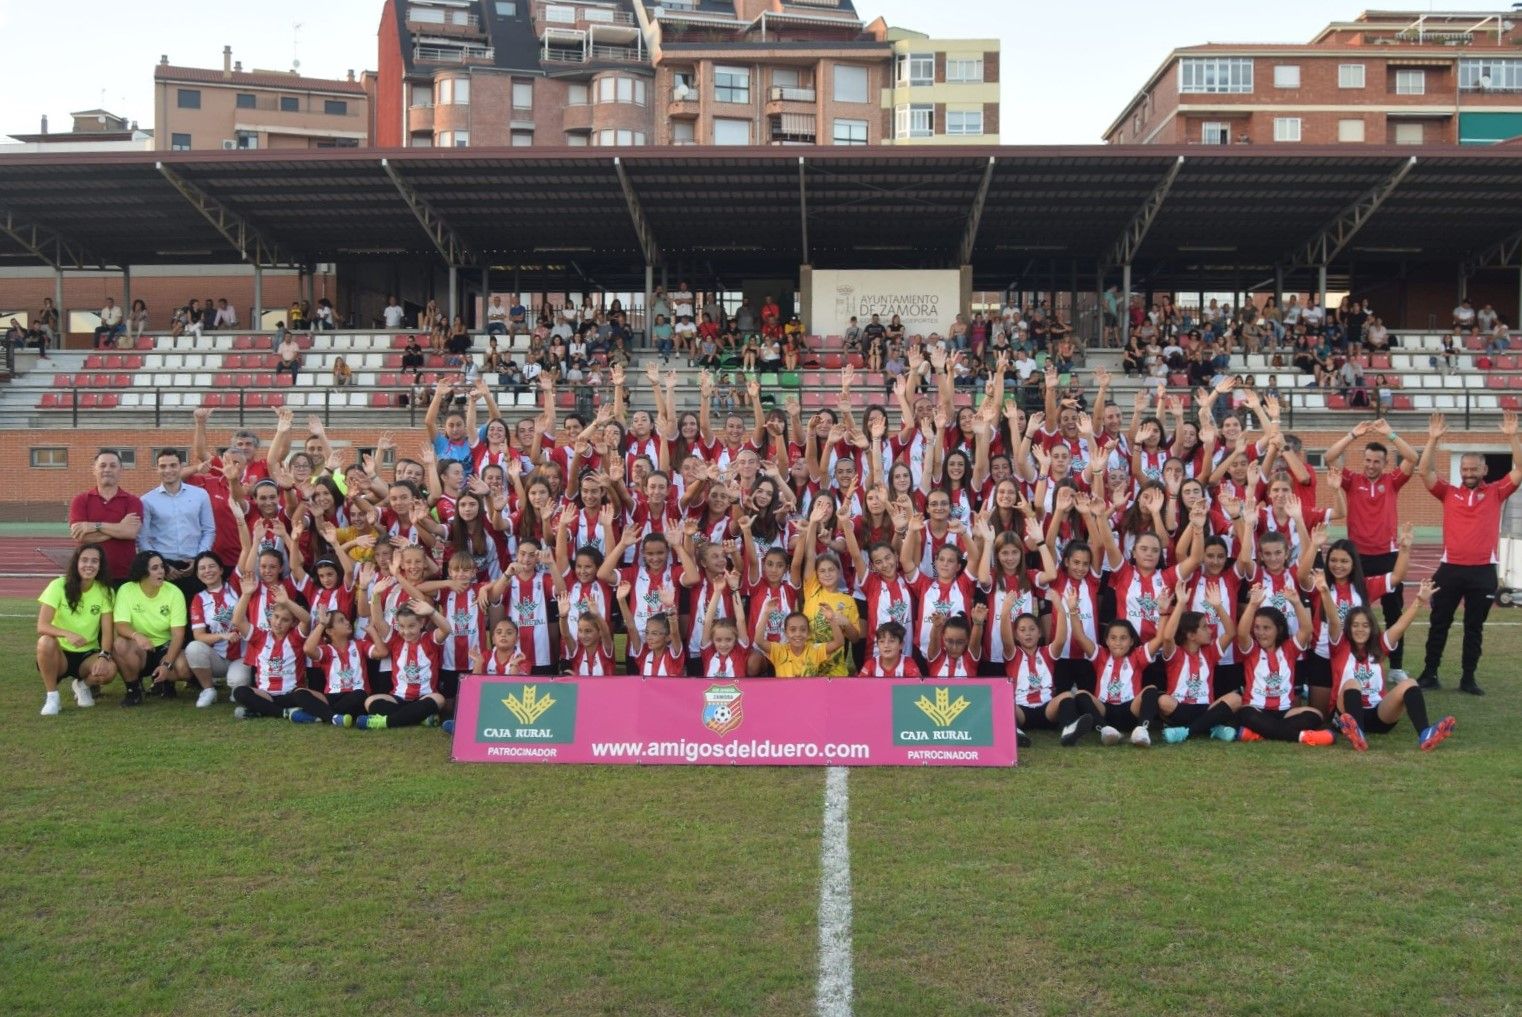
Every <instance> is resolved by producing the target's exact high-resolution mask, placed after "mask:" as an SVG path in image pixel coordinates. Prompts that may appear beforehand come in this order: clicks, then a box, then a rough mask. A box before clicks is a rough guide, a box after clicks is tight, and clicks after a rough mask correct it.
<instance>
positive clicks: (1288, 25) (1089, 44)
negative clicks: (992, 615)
mask: <svg viewBox="0 0 1522 1017" xmlns="http://www.w3.org/2000/svg"><path fill="white" fill-rule="evenodd" d="M856 4H857V11H858V13H859V14H861V16H862V18H863V20H865V21H871V20H872V19H873V18H875V17H877V16H878V15H882V16H883V17H884V18H885V19H886V20H887V21H888V23H889V24H890V25H894V26H899V27H904V28H911V29H915V30H917V31H922V32H927V33H929V34H931V35H934V36H936V37H938V38H988V37H990V36H997V37H998V38H999V40H1000V44H1001V45H1000V49H1001V61H1000V65H1001V73H1002V76H1003V83H1002V84H1003V87H1002V90H1001V91H1002V95H1001V102H1002V106H1003V110H1002V116H1001V127H1002V131H1003V136H1002V141H1003V142H1004V144H1007V145H1029V144H1048V145H1057V144H1075V145H1083V144H1098V143H1099V142H1100V135H1101V134H1102V133H1103V131H1104V129H1105V127H1106V126H1108V125H1109V123H1110V121H1112V120H1113V119H1114V118H1115V117H1116V116H1117V115H1118V114H1119V113H1120V111H1121V109H1122V108H1123V107H1124V106H1125V103H1126V101H1127V100H1128V99H1130V98H1131V96H1132V95H1134V94H1135V93H1136V91H1137V90H1138V89H1140V88H1141V86H1142V85H1143V84H1144V83H1145V81H1146V79H1147V77H1148V76H1149V75H1150V74H1151V73H1152V71H1153V70H1155V69H1156V68H1157V66H1158V64H1159V63H1161V62H1162V60H1163V58H1164V57H1166V56H1167V54H1168V52H1169V51H1170V50H1172V49H1173V48H1174V47H1176V46H1186V45H1193V44H1197V43H1203V42H1260V43H1261V42H1307V41H1309V40H1310V38H1311V36H1312V35H1314V34H1315V33H1316V32H1317V31H1319V30H1320V29H1321V28H1322V27H1323V26H1324V25H1325V24H1326V23H1327V21H1328V20H1329V19H1331V18H1333V17H1335V18H1338V19H1351V18H1353V17H1355V16H1356V15H1357V14H1358V12H1359V11H1360V10H1362V9H1363V7H1362V6H1360V0H1351V2H1348V3H1347V4H1346V6H1335V5H1329V4H1328V3H1326V2H1325V0H1276V2H1275V3H1273V4H1272V5H1270V6H1269V7H1265V6H1264V5H1262V4H1258V3H1247V2H1242V0H1224V2H1223V0H1169V2H1168V3H1166V4H1149V3H1139V2H1136V0H1129V2H1121V0H1087V2H1084V0H1078V2H1073V3H1060V2H1050V0H1046V2H1031V0H938V2H937V0H856ZM1370 6H1373V7H1375V8H1377V9H1381V10H1385V9H1410V10H1412V11H1414V12H1418V13H1420V12H1424V11H1433V10H1493V11H1506V10H1509V8H1510V4H1509V3H1494V2H1492V3H1489V4H1484V3H1475V2H1473V0H1471V2H1470V3H1416V4H1401V3H1399V2H1391V3H1385V4H1372V5H1370ZM1265 10H1271V11H1272V17H1265V13H1264V12H1265ZM61 11H66V12H67V15H68V17H69V20H70V21H71V22H72V23H73V24H74V25H77V26H88V27H87V28H86V29H85V30H84V31H80V32H78V33H76V32H74V31H72V30H71V29H70V27H69V26H65V25H63V24H60V19H59V14H60V12H61ZM380 11H381V2H380V0H318V2H312V0H259V2H258V3H253V4H248V3H232V2H229V0H141V2H137V3H124V2H122V0H72V2H71V3H69V4H67V5H66V6H65V7H61V8H60V7H53V6H52V5H51V4H45V3H39V2H37V0H0V38H4V39H8V40H10V41H11V45H9V46H7V47H6V60H5V63H6V74H7V78H8V79H9V80H10V81H12V82H25V83H26V86H25V87H24V88H15V87H13V88H10V89H8V90H7V92H6V102H5V103H4V104H3V105H0V132H3V133H7V134H8V133H11V132H20V133H31V132H35V131H36V130H37V129H38V124H39V122H40V119H41V117H42V115H43V114H44V113H46V114H47V115H48V119H49V122H50V126H51V127H52V128H53V129H55V130H57V129H67V127H68V124H69V123H70V121H69V118H68V114H69V113H70V112H72V111H74V110H85V109H95V108H98V107H100V108H104V109H107V110H110V111H111V112H113V113H116V114H119V115H121V116H124V117H126V118H127V119H129V120H137V121H139V122H141V124H142V126H144V127H149V126H151V124H150V121H151V120H152V116H153V113H152V110H153V67H154V65H155V64H156V63H158V60H159V57H160V55H161V54H166V53H167V54H168V56H169V60H170V62H171V63H174V64H179V65H182V66H193V67H220V66H221V64H222V47H223V46H224V45H231V46H232V48H233V57H234V59H236V60H241V61H242V62H243V66H244V68H245V69H248V70H252V69H254V68H265V69H282V70H284V69H289V68H290V67H291V66H292V61H293V60H295V59H299V60H300V61H301V71H302V73H304V74H308V75H312V76H315V77H328V78H341V77H343V76H344V75H345V73H346V72H347V71H349V70H350V69H353V70H354V71H356V72H358V71H362V70H365V69H373V68H374V67H375V54H376V43H375V30H376V26H377V25H378V24H379V21H380ZM298 26H299V27H298ZM76 34H77V37H78V39H79V40H80V41H79V43H77V44H71V45H54V44H46V43H47V41H48V40H52V41H53V42H55V43H56V42H57V41H58V40H61V39H64V38H66V37H68V36H75V35H76ZM87 39H95V40H100V41H102V42H103V45H87V44H85V40H87ZM28 40H33V41H34V42H29V41H28Z"/></svg>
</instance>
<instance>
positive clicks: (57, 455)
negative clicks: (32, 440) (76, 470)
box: [32, 445, 69, 470]
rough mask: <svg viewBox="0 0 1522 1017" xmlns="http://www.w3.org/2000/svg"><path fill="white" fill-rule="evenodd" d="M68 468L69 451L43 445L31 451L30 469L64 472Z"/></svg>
mask: <svg viewBox="0 0 1522 1017" xmlns="http://www.w3.org/2000/svg"><path fill="white" fill-rule="evenodd" d="M68 468H69V450H68V449H67V448H64V447H62V446H58V445H44V446H41V447H39V448H34V449H32V469H34V470H66V469H68Z"/></svg>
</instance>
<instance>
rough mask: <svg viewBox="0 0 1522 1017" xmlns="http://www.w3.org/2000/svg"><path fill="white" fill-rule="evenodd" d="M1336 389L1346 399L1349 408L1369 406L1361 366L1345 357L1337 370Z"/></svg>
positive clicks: (1353, 358) (1354, 359)
mask: <svg viewBox="0 0 1522 1017" xmlns="http://www.w3.org/2000/svg"><path fill="white" fill-rule="evenodd" d="M1337 389H1338V391H1340V392H1341V393H1342V394H1343V395H1345V396H1346V397H1347V400H1348V405H1349V406H1367V405H1369V390H1368V388H1367V387H1366V385H1365V382H1364V373H1363V364H1362V363H1361V362H1359V360H1358V358H1356V357H1347V358H1346V359H1344V360H1343V362H1342V366H1341V367H1339V368H1338V369H1337Z"/></svg>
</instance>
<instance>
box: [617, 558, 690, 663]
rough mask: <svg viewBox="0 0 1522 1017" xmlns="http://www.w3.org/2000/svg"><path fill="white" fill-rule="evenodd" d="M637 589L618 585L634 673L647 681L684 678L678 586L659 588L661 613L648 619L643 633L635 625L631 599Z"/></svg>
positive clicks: (684, 659)
mask: <svg viewBox="0 0 1522 1017" xmlns="http://www.w3.org/2000/svg"><path fill="white" fill-rule="evenodd" d="M633 592H634V587H633V586H631V585H630V584H629V583H627V582H622V583H619V584H618V609H619V611H620V612H621V613H622V614H623V616H624V631H625V632H627V633H628V634H629V653H630V655H631V656H632V658H633V667H632V671H633V673H634V674H638V675H643V676H644V677H646V678H684V677H686V676H687V656H686V654H684V653H683V652H682V626H681V622H680V616H679V615H678V614H677V612H676V586H675V585H674V584H672V585H666V586H662V587H661V588H660V591H659V593H658V596H659V598H660V611H659V612H658V613H656V614H652V615H651V616H650V617H649V618H647V619H645V627H644V631H643V632H642V631H640V629H639V628H638V627H637V626H636V625H635V624H634V611H633V609H632V608H631V607H630V604H629V597H630V596H631V595H632V594H633Z"/></svg>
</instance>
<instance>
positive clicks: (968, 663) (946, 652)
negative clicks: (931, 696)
mask: <svg viewBox="0 0 1522 1017" xmlns="http://www.w3.org/2000/svg"><path fill="white" fill-rule="evenodd" d="M987 623H988V605H987V604H974V605H973V606H972V610H971V611H969V612H968V613H966V614H954V615H944V614H937V615H936V616H935V618H934V619H933V621H932V622H931V626H930V648H929V652H928V653H927V654H926V656H927V657H928V659H929V661H930V662H929V664H927V665H926V667H925V677H926V678H976V677H977V676H978V655H979V654H981V653H982V652H983V627H984V626H985V625H986V624H987Z"/></svg>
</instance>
